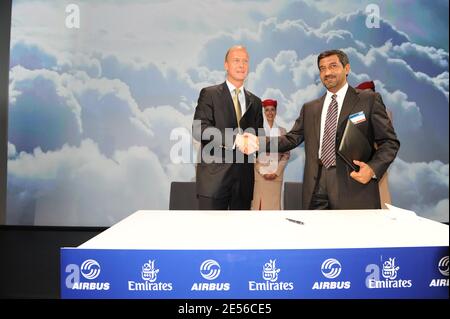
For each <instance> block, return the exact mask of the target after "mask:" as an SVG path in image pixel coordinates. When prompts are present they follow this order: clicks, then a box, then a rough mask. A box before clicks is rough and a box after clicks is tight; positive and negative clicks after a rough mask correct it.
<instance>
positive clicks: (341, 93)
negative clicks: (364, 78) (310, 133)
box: [319, 83, 348, 158]
mask: <svg viewBox="0 0 450 319" xmlns="http://www.w3.org/2000/svg"><path fill="white" fill-rule="evenodd" d="M347 89H348V83H345V85H344V86H343V87H342V88H341V89H340V90H339V91H337V92H336V93H333V92H330V91H328V90H327V96H326V97H325V101H323V108H322V114H321V117H320V145H319V158H320V154H321V151H322V136H323V131H324V130H325V119H326V118H327V111H328V106H330V103H331V96H332V95H333V94H336V95H337V97H336V101H337V104H338V113H337V118H338V120H339V114H341V109H342V104H343V103H344V98H345V94H347Z"/></svg>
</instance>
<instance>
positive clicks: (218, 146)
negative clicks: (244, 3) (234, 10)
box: [192, 46, 263, 210]
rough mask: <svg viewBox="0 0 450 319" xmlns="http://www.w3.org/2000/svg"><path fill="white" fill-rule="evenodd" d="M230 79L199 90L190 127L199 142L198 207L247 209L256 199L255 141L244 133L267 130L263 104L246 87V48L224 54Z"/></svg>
mask: <svg viewBox="0 0 450 319" xmlns="http://www.w3.org/2000/svg"><path fill="white" fill-rule="evenodd" d="M224 67H225V70H226V73H227V77H226V81H225V82H224V83H222V84H219V85H214V86H210V87H206V88H203V89H202V90H201V91H200V96H199V98H198V103H197V107H196V109H195V114H194V123H193V126H192V129H193V136H194V138H195V139H196V140H197V141H200V142H201V149H200V151H201V158H200V161H199V163H198V164H197V167H196V188H197V197H198V199H199V208H200V209H207V210H227V209H233V210H247V209H250V204H251V200H252V198H253V184H254V172H253V162H254V158H253V156H248V155H246V154H244V152H247V153H248V150H247V146H248V144H250V146H251V148H254V145H251V143H252V141H250V142H249V141H248V139H247V138H246V137H245V136H244V135H243V132H244V131H245V132H251V133H253V134H258V129H259V128H260V129H263V117H262V111H261V109H262V107H261V100H260V99H259V98H258V97H257V96H255V95H254V94H252V93H251V92H249V91H248V90H246V89H245V88H244V81H245V79H246V78H247V75H248V68H249V55H248V53H247V50H246V48H245V47H243V46H233V47H231V48H230V49H229V50H228V51H227V53H226V55H225V63H224Z"/></svg>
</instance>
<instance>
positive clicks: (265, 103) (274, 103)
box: [262, 99, 277, 107]
mask: <svg viewBox="0 0 450 319" xmlns="http://www.w3.org/2000/svg"><path fill="white" fill-rule="evenodd" d="M262 106H263V107H266V106H273V107H277V100H271V99H267V100H264V101H262Z"/></svg>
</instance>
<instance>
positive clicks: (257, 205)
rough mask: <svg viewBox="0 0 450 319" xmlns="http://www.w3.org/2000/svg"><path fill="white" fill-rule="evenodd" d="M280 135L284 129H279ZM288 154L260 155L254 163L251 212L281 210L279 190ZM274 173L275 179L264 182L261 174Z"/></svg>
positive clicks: (283, 132) (284, 132)
mask: <svg viewBox="0 0 450 319" xmlns="http://www.w3.org/2000/svg"><path fill="white" fill-rule="evenodd" d="M279 132H280V135H284V134H286V129H284V128H282V127H279ZM289 156H290V155H289V152H286V153H271V154H261V155H260V156H259V157H258V159H257V160H256V163H255V187H254V190H253V201H252V210H281V188H282V186H283V175H284V169H285V167H286V164H287V162H288V160H289ZM271 173H275V174H276V175H277V177H276V178H275V179H273V180H266V179H265V178H264V176H263V174H271Z"/></svg>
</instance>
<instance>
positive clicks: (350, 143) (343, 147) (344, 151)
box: [337, 120, 373, 171]
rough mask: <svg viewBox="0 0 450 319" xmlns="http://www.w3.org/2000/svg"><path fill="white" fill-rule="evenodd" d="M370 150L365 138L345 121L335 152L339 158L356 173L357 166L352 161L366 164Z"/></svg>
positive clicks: (370, 155)
mask: <svg viewBox="0 0 450 319" xmlns="http://www.w3.org/2000/svg"><path fill="white" fill-rule="evenodd" d="M372 150H373V148H372V145H370V143H369V141H368V140H367V138H366V136H365V135H364V134H363V133H362V132H361V131H360V130H359V128H357V127H356V125H355V124H353V122H352V121H351V120H347V124H346V126H345V130H344V134H343V135H342V140H341V143H340V144H339V149H338V152H337V153H338V154H339V156H340V157H342V159H343V160H344V161H345V162H346V163H347V164H348V165H350V167H351V168H352V169H353V170H355V171H358V170H359V166H357V165H355V164H354V163H353V160H357V161H361V162H365V163H367V162H368V161H369V160H370V158H371V157H372Z"/></svg>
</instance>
